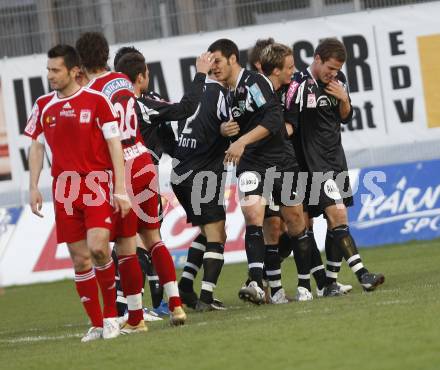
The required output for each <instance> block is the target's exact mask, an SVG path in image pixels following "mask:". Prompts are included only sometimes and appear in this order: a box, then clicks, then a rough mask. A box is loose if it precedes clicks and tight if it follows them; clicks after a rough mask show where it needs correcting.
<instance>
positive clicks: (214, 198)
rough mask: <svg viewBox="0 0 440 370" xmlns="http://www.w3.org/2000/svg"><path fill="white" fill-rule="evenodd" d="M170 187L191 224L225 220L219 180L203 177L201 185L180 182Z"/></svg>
mask: <svg viewBox="0 0 440 370" xmlns="http://www.w3.org/2000/svg"><path fill="white" fill-rule="evenodd" d="M172 188H173V191H174V194H175V195H176V197H177V199H178V200H179V202H180V204H181V205H182V207H183V208H184V210H185V212H186V219H187V222H188V223H191V224H192V225H193V226H200V225H207V224H210V223H213V222H217V221H222V220H226V213H225V207H224V199H223V198H224V188H223V187H222V184H221V180H217V181H212V182H208V181H207V179H206V178H205V179H204V182H203V184H201V187H198V186H194V185H192V184H188V183H182V184H178V185H176V184H172Z"/></svg>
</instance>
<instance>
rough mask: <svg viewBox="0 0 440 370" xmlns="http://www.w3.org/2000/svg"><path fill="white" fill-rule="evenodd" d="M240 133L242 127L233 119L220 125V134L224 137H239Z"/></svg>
mask: <svg viewBox="0 0 440 370" xmlns="http://www.w3.org/2000/svg"><path fill="white" fill-rule="evenodd" d="M239 132H240V126H239V125H238V123H237V122H235V121H233V120H232V119H231V120H230V121H228V122H223V123H222V124H221V125H220V134H221V135H222V136H224V137H231V136H235V135H238V133H239Z"/></svg>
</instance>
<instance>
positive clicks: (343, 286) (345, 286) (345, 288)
mask: <svg viewBox="0 0 440 370" xmlns="http://www.w3.org/2000/svg"><path fill="white" fill-rule="evenodd" d="M336 284H338V286H339V288H340V289H341V290H342V291H343V292H344V293H345V294H347V293H350V292H351V291H352V289H353V287H352V286H351V285H349V284H341V283H339V282H336Z"/></svg>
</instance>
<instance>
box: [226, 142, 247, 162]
mask: <svg viewBox="0 0 440 370" xmlns="http://www.w3.org/2000/svg"><path fill="white" fill-rule="evenodd" d="M244 148H245V145H244V144H243V143H242V142H241V141H240V140H237V141H235V142H233V143H232V144H231V145H229V148H228V150H226V151H225V160H224V161H223V163H224V164H229V163H232V164H233V165H235V166H236V165H238V162H240V158H241V156H242V155H243V152H244Z"/></svg>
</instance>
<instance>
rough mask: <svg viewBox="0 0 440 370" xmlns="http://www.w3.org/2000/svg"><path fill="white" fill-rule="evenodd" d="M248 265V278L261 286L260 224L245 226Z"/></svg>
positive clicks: (262, 246) (262, 249)
mask: <svg viewBox="0 0 440 370" xmlns="http://www.w3.org/2000/svg"><path fill="white" fill-rule="evenodd" d="M244 243H245V247H246V256H247V260H248V267H249V278H250V279H251V281H255V282H256V283H257V284H258V285H259V286H260V288H263V265H264V238H263V228H262V227H261V226H256V225H249V226H246V235H245V239H244Z"/></svg>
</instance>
